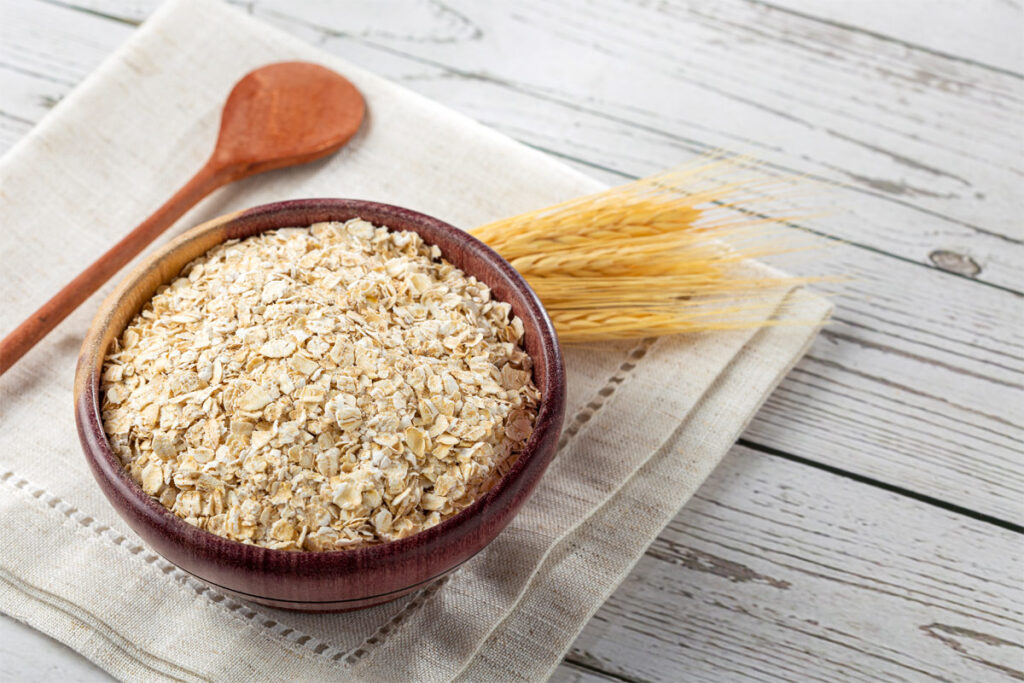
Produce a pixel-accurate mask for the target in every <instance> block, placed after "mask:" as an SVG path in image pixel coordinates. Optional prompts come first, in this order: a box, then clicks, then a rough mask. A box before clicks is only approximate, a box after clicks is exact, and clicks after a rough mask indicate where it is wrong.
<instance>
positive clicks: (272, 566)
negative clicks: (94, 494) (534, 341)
mask: <svg viewBox="0 0 1024 683" xmlns="http://www.w3.org/2000/svg"><path fill="white" fill-rule="evenodd" d="M297 210H298V211H302V210H312V211H315V210H325V211H327V212H337V213H339V214H350V217H349V218H335V219H328V220H338V221H344V220H349V219H350V218H355V217H357V216H359V213H358V212H359V211H360V210H362V211H363V212H364V213H367V214H374V213H385V214H391V215H393V216H396V217H400V219H402V220H407V221H410V222H412V223H416V224H419V225H421V226H427V227H428V228H430V229H435V230H440V231H441V232H445V233H449V234H452V235H454V236H455V238H456V239H457V240H460V241H461V242H462V243H463V245H464V246H463V248H464V249H465V251H467V252H470V256H471V257H476V258H478V259H479V260H480V261H483V262H484V263H485V264H486V268H487V269H492V270H495V271H497V275H498V276H500V277H503V278H505V279H506V280H507V281H509V282H510V283H511V284H512V286H514V287H515V288H516V289H518V290H520V291H521V293H522V295H523V302H524V304H525V306H526V307H527V308H528V309H530V313H531V314H532V316H533V317H534V318H535V320H536V321H537V325H536V329H535V332H536V333H537V334H538V336H539V338H540V339H539V340H538V341H539V344H538V345H537V348H538V349H539V351H540V355H542V356H543V357H544V358H543V360H544V365H545V375H546V379H545V382H544V384H545V386H544V387H542V388H540V390H541V400H540V404H539V407H538V412H537V417H536V421H535V426H534V430H533V433H532V434H531V435H530V438H529V439H528V440H527V443H526V445H525V446H524V448H523V450H522V452H521V453H520V456H519V458H518V459H517V460H516V462H515V463H514V464H513V465H512V467H511V468H509V470H508V471H507V472H506V473H505V474H504V475H503V476H502V477H501V478H500V479H499V480H498V482H497V483H496V484H495V485H494V486H493V487H492V488H491V489H490V490H489V491H488V492H487V493H486V494H484V495H483V496H481V497H480V498H478V499H476V500H475V501H473V502H472V503H471V504H470V505H469V506H468V507H466V508H465V509H463V510H461V511H460V512H459V513H457V514H455V515H453V516H452V517H449V518H448V519H446V520H444V521H442V522H440V523H439V524H437V525H435V526H433V527H431V528H429V529H426V530H424V531H420V532H418V533H415V534H412V535H410V536H407V537H405V538H402V539H399V540H396V541H387V542H383V543H374V544H371V545H364V546H360V547H357V548H352V549H347V550H346V549H342V550H327V551H295V550H279V549H273V548H266V547H263V546H258V545H252V544H247V543H243V542H241V541H236V540H232V539H228V538H225V537H223V536H219V535H217V534H214V533H213V532H210V531H206V530H204V529H200V528H198V527H195V526H192V525H191V524H188V523H187V522H185V520H183V519H181V518H180V517H178V516H176V515H175V514H173V513H172V512H171V511H170V510H168V509H167V508H165V507H164V506H163V505H162V504H161V503H160V502H159V501H157V500H156V499H155V498H153V497H152V496H150V495H149V494H147V493H146V492H145V491H143V490H142V487H141V486H139V485H138V484H137V483H135V481H134V480H133V479H132V478H131V476H130V475H129V474H128V471H127V470H126V469H125V468H124V466H123V465H122V464H121V462H120V460H119V459H118V458H117V456H116V455H114V453H113V451H112V449H111V448H110V445H109V442H108V440H107V437H106V431H105V430H104V428H103V421H102V416H101V405H102V404H101V401H100V375H101V371H102V366H103V359H104V357H105V355H106V349H107V345H108V343H109V339H112V338H113V337H109V338H108V342H107V343H104V339H105V338H106V337H107V334H108V330H109V328H110V327H111V323H112V322H113V320H112V319H113V317H114V311H115V309H116V308H117V306H118V305H119V303H120V302H122V301H123V300H124V299H125V298H126V297H131V295H132V293H133V292H135V291H136V290H137V288H140V287H141V286H143V285H144V284H145V281H146V279H147V278H149V277H152V272H153V270H154V268H157V269H159V268H158V267H159V265H160V264H161V263H163V262H164V260H165V259H167V258H168V257H169V256H171V255H173V254H174V253H175V252H176V251H177V250H179V249H185V248H187V247H188V246H189V244H190V243H193V242H195V241H196V240H197V239H200V238H202V237H203V236H209V235H210V234H211V233H214V232H216V231H218V230H219V229H222V227H223V226H230V225H232V224H233V223H235V222H236V221H252V220H253V219H256V220H261V219H262V220H264V221H267V225H265V226H263V227H259V228H258V229H256V230H254V231H252V232H250V233H248V234H250V235H256V234H260V233H263V232H266V231H268V230H274V229H277V228H288V227H309V226H310V225H312V224H313V223H316V222H320V221H312V222H309V223H306V224H305V225H296V223H295V221H284V222H280V217H281V216H286V215H288V214H289V213H291V212H295V211H297ZM353 211H355V213H353ZM371 222H373V223H374V224H376V225H379V224H383V223H384V221H381V222H377V221H373V220H371ZM389 227H390V226H389ZM231 239H235V238H234V237H232V236H231V235H230V234H228V235H226V236H224V237H223V238H222V239H218V240H216V241H215V242H213V243H212V244H211V246H209V247H207V248H206V249H204V250H203V251H202V252H200V253H205V252H206V251H208V250H209V249H210V248H213V246H215V245H216V244H220V243H223V242H226V241H229V240H231ZM425 241H426V240H425ZM429 243H430V242H428V244H429ZM443 255H444V254H443V252H442V256H443ZM194 258H198V256H192V257H191V258H189V259H188V261H191V260H192V259H194ZM188 261H186V263H187V262H188ZM180 271H181V268H180V267H179V268H175V269H173V270H166V269H162V270H160V274H159V277H160V278H161V279H160V282H161V283H162V284H166V283H168V282H170V281H172V280H173V279H174V278H176V277H178V276H179V274H180ZM158 286H159V285H158ZM489 286H490V285H489ZM151 296H152V294H150V295H146V296H144V297H141V298H140V299H139V300H138V301H137V302H136V304H135V305H133V306H132V309H133V310H132V312H131V313H130V314H129V315H128V319H129V320H130V319H131V318H132V317H134V316H135V315H136V314H137V313H138V311H139V310H140V309H141V307H142V306H144V305H145V302H147V301H148V300H149V299H150V298H151ZM135 298H138V297H135ZM520 313H521V312H520ZM517 315H518V317H520V318H522V317H523V316H522V315H521V314H517ZM122 329H123V326H122ZM120 332H121V330H118V331H117V332H116V333H114V336H117V335H119V334H120ZM533 360H534V367H535V368H536V367H537V366H538V359H537V358H533ZM74 397H75V419H76V423H77V426H78V431H79V437H80V440H81V442H82V448H83V451H84V452H85V455H86V458H87V459H88V460H89V461H90V464H91V465H92V469H93V472H94V474H95V475H96V477H97V478H99V477H100V476H102V477H103V478H104V479H105V480H106V481H107V483H109V484H110V485H111V486H112V487H113V488H114V490H115V491H116V492H117V493H118V494H119V496H120V497H121V498H123V499H124V500H125V501H127V504H128V506H129V507H130V508H131V509H132V512H134V513H135V514H137V515H139V516H140V517H141V518H142V519H143V521H144V522H145V523H146V524H147V526H150V527H159V528H160V529H161V532H162V533H165V534H167V535H169V536H170V537H171V540H173V541H174V542H175V544H178V545H183V546H185V547H190V546H192V544H195V543H200V542H201V544H202V545H204V546H206V547H207V548H209V549H211V550H212V551H213V552H215V553H216V554H217V555H218V556H220V557H222V558H224V559H225V560H227V561H228V562H229V563H231V564H236V565H237V564H244V565H246V566H250V565H251V564H253V563H255V564H256V566H258V567H260V568H261V569H262V570H263V571H269V572H274V571H275V570H277V571H292V570H294V569H296V568H297V567H298V566H299V565H300V564H301V565H302V566H303V568H304V569H306V570H308V571H309V572H310V573H312V574H316V573H317V572H320V571H323V570H326V569H338V568H339V567H347V566H351V567H352V568H359V569H370V568H373V567H374V566H379V565H380V564H381V563H382V562H389V561H394V559H395V558H396V556H400V555H403V554H405V553H409V552H413V553H415V552H418V553H420V554H423V553H429V552H430V551H431V550H433V549H434V548H432V546H436V545H437V543H438V542H439V541H440V540H441V539H446V538H449V537H451V536H453V535H455V536H459V535H461V534H460V532H465V533H467V534H468V533H471V532H472V531H473V530H474V529H475V528H476V526H478V524H474V522H475V521H476V520H478V519H479V518H480V516H481V513H482V512H483V511H484V510H486V509H487V508H488V507H490V506H492V505H494V504H495V502H496V501H499V500H501V499H503V498H506V497H508V496H509V495H512V494H513V493H514V491H512V488H513V484H514V483H515V482H516V480H517V479H518V478H519V476H520V475H521V474H522V473H523V472H524V471H526V470H527V469H528V468H530V466H531V464H532V463H533V461H534V460H535V459H536V458H537V457H540V450H541V449H539V446H540V445H541V444H542V442H543V441H544V440H545V439H546V438H548V437H547V432H549V431H550V430H552V429H554V430H559V429H560V428H561V422H562V417H563V413H564V403H565V367H564V361H563V357H562V353H561V350H560V348H559V344H558V336H557V333H556V332H555V328H554V325H553V323H552V322H551V318H550V317H549V316H548V314H547V311H546V310H545V309H544V306H543V305H542V304H541V302H540V299H539V298H538V297H537V295H536V293H535V292H534V291H533V289H532V288H531V287H530V286H529V284H527V282H526V280H525V279H524V278H523V277H522V275H520V274H519V272H518V271H517V270H516V269H515V268H514V267H513V266H512V265H511V264H510V263H509V262H508V261H506V260H505V259H504V258H503V257H502V256H501V255H499V254H498V253H497V252H496V251H494V250H493V249H491V248H490V247H489V246H487V245H486V244H485V243H484V242H482V241H480V240H479V239H477V238H476V237H474V236H473V235H471V234H469V233H468V232H466V231H463V230H460V229H458V228H456V227H454V226H452V225H450V224H448V223H446V222H444V221H441V220H439V219H437V218H434V217H432V216H429V215H427V214H423V213H420V212H417V211H413V210H411V209H406V208H403V207H399V206H395V205H392V204H385V203H381V202H372V201H366V200H357V199H334V198H310V199H293V200H287V201H282V202H273V203H268V204H262V205H259V206H255V207H252V208H250V209H246V210H242V211H237V212H234V213H230V214H225V215H222V216H219V217H217V218H214V219H211V220H209V221H206V222H204V223H201V224H199V225H196V226H194V227H192V228H189V229H188V230H186V231H185V232H184V233H182V234H181V235H179V236H177V237H175V238H174V239H172V240H170V241H169V242H167V243H166V244H164V245H162V246H160V247H159V248H158V249H156V250H154V251H153V252H152V253H151V254H149V255H148V256H146V257H145V258H144V259H143V260H142V261H141V262H140V263H139V264H138V265H136V266H135V267H134V268H133V269H132V270H131V271H130V272H129V273H128V274H127V275H125V276H124V278H123V279H122V280H121V282H120V283H119V284H118V285H117V287H116V288H115V289H114V290H113V291H112V292H111V293H110V294H109V295H108V296H107V297H106V298H105V299H104V300H103V302H102V303H101V304H100V306H99V308H98V310H97V312H96V315H95V317H94V318H93V321H92V324H91V325H90V328H89V331H88V332H87V333H86V336H85V339H84V341H83V343H82V347H81V351H80V355H79V358H78V365H77V368H76V371H75V386H74ZM546 464H547V463H544V466H545V467H546ZM115 508H117V506H115ZM118 512H119V514H123V513H122V510H121V509H119V508H118ZM297 558H302V559H301V561H298V560H297ZM466 559H468V558H466ZM466 559H464V560H462V561H461V562H459V563H458V564H461V563H462V562H465V561H466ZM456 566H457V565H456ZM447 571H450V569H446V570H445V571H443V572H441V574H443V573H446V572H447ZM189 573H191V572H189ZM439 575H440V574H439ZM199 578H202V579H203V580H204V581H208V582H211V583H214V584H215V585H221V584H220V583H217V582H212V581H210V579H208V578H205V577H199ZM431 578H436V577H429V578H427V579H425V580H424V581H423V582H424V583H425V582H426V581H429V580H431ZM229 590H232V591H235V592H238V591H237V590H236V589H234V588H229ZM389 592H391V591H389ZM394 592H397V591H394ZM250 595H252V594H250ZM252 597H261V596H255V595H252ZM274 599H275V600H278V601H281V602H296V603H316V602H318V601H314V600H294V601H291V600H284V599H282V598H274ZM362 599H363V598H352V599H351V600H337V599H334V600H324V601H321V602H323V603H343V602H356V601H358V600H362Z"/></svg>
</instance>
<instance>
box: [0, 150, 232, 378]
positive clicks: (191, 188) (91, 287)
mask: <svg viewBox="0 0 1024 683" xmlns="http://www.w3.org/2000/svg"><path fill="white" fill-rule="evenodd" d="M233 179H234V177H233V174H232V169H230V168H226V167H224V165H223V164H221V163H219V162H217V161H216V157H211V158H210V160H209V161H207V162H206V164H205V165H204V166H203V167H202V168H201V169H199V172H198V173H196V174H195V175H194V176H192V179H191V180H189V181H188V182H187V183H185V185H184V186H183V187H182V188H181V189H180V190H178V191H177V192H176V193H175V194H174V196H173V197H171V198H170V199H168V200H167V201H166V202H165V203H164V205H163V206H161V207H160V208H159V209H157V210H156V211H154V212H153V214H152V215H151V216H150V217H149V218H147V219H146V220H144V221H143V222H142V223H140V224H139V226H138V227H137V228H135V229H134V230H132V231H131V232H130V233H128V234H127V235H125V237H124V238H123V239H122V240H121V241H120V242H118V243H117V244H115V245H114V246H113V247H111V248H110V249H109V250H108V251H107V252H106V253H105V254H103V256H100V257H99V258H98V259H96V261H95V262H93V264H92V265H91V266H89V267H88V268H86V269H85V270H83V271H82V272H81V273H80V274H79V275H78V277H76V278H75V279H74V280H72V281H71V282H69V283H68V284H67V285H65V286H64V288H63V289H61V290H60V291H59V292H57V293H56V294H55V295H54V296H53V298H52V299H50V300H49V301H47V302H46V303H45V304H43V305H42V306H41V307H40V308H39V310H37V311H36V312H35V313H33V314H32V315H30V316H29V317H28V318H27V319H26V320H25V321H24V322H23V323H21V324H20V325H18V326H17V327H16V328H14V330H13V331H12V332H11V333H10V334H8V335H7V336H6V337H4V338H3V341H0V375H2V374H3V373H5V372H7V370H8V369H9V368H10V367H11V366H12V365H14V364H15V363H16V362H17V361H18V359H19V358H21V357H22V356H23V355H25V353H27V352H28V350H29V349H31V348H32V347H33V346H35V345H36V344H37V343H39V341H40V340H41V339H42V338H43V337H45V336H46V335H47V334H48V333H49V332H50V330H52V329H53V328H54V327H56V326H57V324H58V323H60V321H62V320H64V318H66V317H67V316H68V315H69V314H70V313H71V311H73V310H75V309H76V308H78V306H80V305H81V304H82V302H84V301H85V300H86V299H88V298H89V297H90V296H91V295H92V294H93V292H95V291H96V290H97V289H99V288H100V287H102V286H103V283H104V282H106V281H107V280H109V279H110V278H111V277H112V276H113V275H114V274H115V273H116V272H117V271H119V270H121V268H123V267H124V266H125V265H126V264H127V263H128V262H129V261H131V260H132V259H133V258H135V257H136V256H138V255H139V254H140V253H141V252H142V251H143V250H144V249H145V248H146V247H147V246H149V244H150V243H151V242H152V241H153V240H155V239H156V238H157V237H159V236H160V234H161V233H162V232H163V231H164V230H166V229H167V228H168V227H170V226H171V225H172V224H173V223H174V221H176V220H178V219H179V218H181V216H182V215H183V214H184V213H185V212H186V211H188V210H189V209H191V208H192V207H193V206H195V205H196V204H197V203H198V202H199V200H201V199H202V198H203V197H205V196H206V195H208V194H210V193H211V192H213V191H214V190H216V189H217V188H218V187H220V186H221V185H224V184H226V183H228V182H230V181H231V180H233Z"/></svg>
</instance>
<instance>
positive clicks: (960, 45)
mask: <svg viewBox="0 0 1024 683" xmlns="http://www.w3.org/2000/svg"><path fill="white" fill-rule="evenodd" d="M757 1H758V2H762V0H757ZM762 4H765V5H769V6H771V7H777V8H780V9H786V10H789V11H791V12H796V13H798V14H800V15H802V16H805V17H810V18H813V19H816V20H818V21H823V22H828V23H830V24H832V25H834V26H837V27H842V28H848V29H852V30H860V31H867V32H869V33H874V34H875V35H878V36H882V37H884V38H888V39H891V40H894V41H898V42H900V43H903V44H909V45H912V46H914V47H923V48H927V49H929V50H932V51H934V52H937V53H939V54H942V55H948V56H951V57H953V58H954V59H961V60H970V61H973V62H975V63H978V64H984V65H986V66H990V67H992V68H995V69H1002V70H1004V71H1012V72H1016V73H1018V74H1019V73H1021V71H1024V40H1021V36H1022V35H1024V7H1022V6H1021V4H1020V3H1017V2H1005V1H1003V0H972V2H971V3H970V13H971V21H964V20H963V18H964V7H965V5H964V3H963V2H962V1H961V0H914V1H911V0H901V1H900V2H890V1H889V0H858V2H808V0H767V1H763V2H762Z"/></svg>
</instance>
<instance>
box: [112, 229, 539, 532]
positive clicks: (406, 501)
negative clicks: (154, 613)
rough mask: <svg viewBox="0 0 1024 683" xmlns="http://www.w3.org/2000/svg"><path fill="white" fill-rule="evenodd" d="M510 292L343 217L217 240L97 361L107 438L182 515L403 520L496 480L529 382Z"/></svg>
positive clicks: (229, 524) (203, 519)
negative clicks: (506, 298) (506, 297)
mask: <svg viewBox="0 0 1024 683" xmlns="http://www.w3.org/2000/svg"><path fill="white" fill-rule="evenodd" d="M522 336H523V325H522V322H521V321H520V320H519V319H518V318H515V317H514V316H512V314H511V310H510V306H509V305H508V304H507V303H502V302H498V301H494V300H492V299H491V293H490V290H489V289H488V288H487V287H486V286H485V285H484V284H482V283H480V282H478V281H477V280H476V279H475V278H473V277H469V276H467V275H466V274H465V273H463V272H462V271H461V270H459V269H458V268H456V267H454V266H453V265H451V264H450V263H448V262H446V261H444V260H443V259H442V258H441V255H440V251H439V250H438V249H437V247H431V246H428V245H426V244H424V243H423V241H422V239H420V237H419V236H418V235H416V234H415V233H411V232H391V231H389V230H388V229H387V228H384V227H374V226H373V225H371V224H370V223H367V222H366V221H363V220H359V219H355V220H351V221H348V222H347V223H318V224H316V225H313V226H312V227H311V228H308V229H307V228H287V229H281V230H275V231H273V232H268V233H264V234H262V235H259V236H255V237H251V238H248V239H245V240H242V241H234V242H229V243H226V244H224V245H221V246H218V247H217V248H215V249H213V250H211V251H210V252H209V253H207V254H205V255H204V256H203V257H201V258H199V259H197V260H195V261H193V262H192V263H191V264H189V265H188V266H187V267H186V268H185V269H184V271H183V273H182V276H181V277H179V278H178V279H176V280H175V281H174V282H172V283H171V284H170V285H168V286H165V287H162V288H161V289H160V290H159V291H158V292H157V293H156V295H154V297H153V298H152V300H151V301H150V302H149V303H148V304H147V305H146V307H145V308H144V309H143V310H142V312H141V313H140V314H139V315H138V316H136V318H135V319H134V320H133V321H132V322H131V323H130V324H129V325H128V327H127V328H126V329H125V331H124V333H123V334H122V335H121V337H120V338H119V339H118V340H117V342H116V343H115V344H114V345H113V348H112V350H111V353H110V354H109V355H108V356H107V358H106V362H105V365H104V370H103V378H102V389H103V422H104V427H105V429H106V432H107V435H108V437H109V439H110V444H111V446H112V447H113V450H114V452H115V453H116V454H117V456H118V457H119V458H120V460H121V462H122V463H123V464H124V466H125V468H126V469H127V470H128V471H129V472H130V473H131V476H132V477H133V478H134V479H135V481H137V482H139V484H140V485H141V486H142V488H143V489H144V490H145V491H146V493H148V494H150V495H152V496H153V497H154V498H156V499H157V500H159V501H160V502H161V503H162V504H163V505H164V506H165V507H167V508H168V509H170V510H171V511H172V512H174V514H176V515H177V516H179V517H181V518H182V519H184V520H185V521H187V522H188V523H190V524H193V525H195V526H197V527H200V528H202V529H206V530H208V531H211V532H213V533H215V534H218V535H220V536H224V537H226V538H230V539H234V540H237V541H242V542H245V543H252V544H256V545H261V546H265V547H268V548H280V549H288V550H335V549H344V548H352V547H356V546H360V545H364V544H370V543H378V542H382V541H389V540H394V539H399V538H404V537H406V536H409V535H410V534H414V533H416V532H418V531H421V530H423V529H427V528H429V527H431V526H433V525H435V524H437V523H438V522H440V521H441V520H443V519H445V518H447V517H450V516H451V515H453V514H455V513H456V512H458V511H459V510H462V509H463V508H465V507H466V506H468V505H469V504H470V503H471V502H473V500H475V499H476V498H478V497H479V496H480V495H482V494H483V493H484V492H486V491H487V490H488V489H489V488H490V487H491V486H493V485H494V483H495V482H496V480H497V479H498V478H500V475H501V474H502V473H503V472H505V471H507V469H508V467H509V466H510V465H511V463H512V462H514V460H515V458H516V457H517V455H518V454H519V452H520V451H521V450H522V448H523V446H524V445H525V443H526V440H527V439H528V438H529V435H530V433H531V432H532V430H533V423H534V418H535V415H536V409H537V404H538V401H539V393H538V391H537V388H536V387H535V386H534V384H533V381H532V371H531V363H530V358H529V356H528V355H527V354H526V353H525V352H524V351H523V349H522V346H521V340H522Z"/></svg>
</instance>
